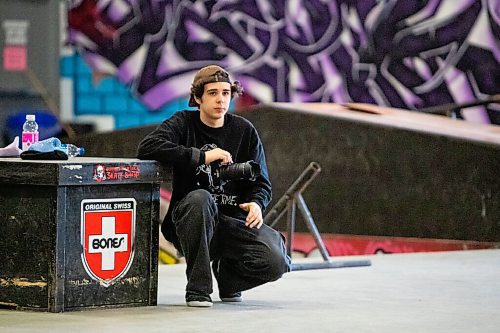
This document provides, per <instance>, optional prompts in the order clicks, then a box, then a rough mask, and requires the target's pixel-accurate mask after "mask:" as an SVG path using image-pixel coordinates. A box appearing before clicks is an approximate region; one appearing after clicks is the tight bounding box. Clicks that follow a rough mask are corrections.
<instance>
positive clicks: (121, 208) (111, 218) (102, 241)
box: [81, 198, 136, 287]
mask: <svg viewBox="0 0 500 333" xmlns="http://www.w3.org/2000/svg"><path fill="white" fill-rule="evenodd" d="M135 207H136V201H135V199H133V198H120V199H85V200H82V204H81V244H82V246H83V252H82V262H83V266H84V267H85V270H86V271H87V273H88V274H89V276H90V277H91V278H93V279H94V280H97V281H99V282H100V283H101V284H102V285H104V286H106V287H108V286H110V285H111V284H113V283H114V282H115V281H117V280H118V279H119V278H121V277H122V276H124V275H125V274H126V273H127V271H128V269H129V268H130V265H131V263H132V259H133V257H134V237H135V213H136V212H135V209H136V208H135Z"/></svg>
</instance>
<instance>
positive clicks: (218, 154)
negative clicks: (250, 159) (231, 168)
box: [205, 148, 233, 165]
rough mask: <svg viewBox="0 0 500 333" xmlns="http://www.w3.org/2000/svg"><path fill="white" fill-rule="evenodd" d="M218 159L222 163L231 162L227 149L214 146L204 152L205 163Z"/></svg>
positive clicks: (231, 158)
mask: <svg viewBox="0 0 500 333" xmlns="http://www.w3.org/2000/svg"><path fill="white" fill-rule="evenodd" d="M217 160H220V162H221V163H222V164H231V163H233V157H232V156H231V154H230V153H229V152H228V151H225V150H223V149H220V148H215V149H212V150H209V151H206V152H205V164H206V165H209V164H210V163H212V162H213V161H217Z"/></svg>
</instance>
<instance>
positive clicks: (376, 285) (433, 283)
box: [0, 250, 500, 333]
mask: <svg viewBox="0 0 500 333" xmlns="http://www.w3.org/2000/svg"><path fill="white" fill-rule="evenodd" d="M359 259H362V260H365V259H367V260H370V261H371V266H364V267H348V268H333V269H332V268H330V269H314V270H302V271H293V272H290V273H287V274H285V275H284V277H283V278H282V279H280V280H278V281H276V282H273V283H269V284H266V285H263V286H261V287H257V288H255V289H253V290H249V291H246V292H244V293H243V297H244V300H243V302H242V303H222V302H220V301H219V299H218V293H217V290H215V292H214V294H212V299H213V300H214V306H213V307H212V308H188V307H186V306H185V302H184V287H185V282H186V281H185V275H184V270H185V267H186V266H185V265H184V264H177V265H160V267H159V279H158V280H159V286H158V305H157V306H150V307H128V308H119V309H88V310H84V311H73V312H64V313H47V312H34V311H19V310H8V309H2V310H0V332H2V333H20V332H51V333H59V332H61V333H62V332H64V333H68V332H70V333H76V332H95V333H97V332H99V333H101V332H106V333H112V332H118V333H128V332H134V333H136V332H138V333H148V332H165V333H166V332H239V333H243V332H252V333H254V332H266V333H267V332H301V333H306V332H307V333H313V332H356V333H359V332H383V333H390V332H405V333H407V332H425V333H429V332H440V333H443V332H481V333H486V332H492V333H497V332H500V250H471V251H453V252H431V253H411V254H386V255H374V256H362V257H335V258H332V261H335V262H338V261H350V260H359ZM294 260H300V261H301V262H318V261H321V260H322V259H321V258H310V259H294ZM215 288H216V283H215Z"/></svg>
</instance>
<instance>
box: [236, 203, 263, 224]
mask: <svg viewBox="0 0 500 333" xmlns="http://www.w3.org/2000/svg"><path fill="white" fill-rule="evenodd" d="M240 208H241V209H243V210H244V211H245V212H248V215H247V218H246V221H245V225H246V226H247V227H249V228H257V229H260V227H261V226H262V223H263V222H264V220H263V219H262V210H261V209H260V206H259V205H258V204H256V203H255V202H247V203H242V204H240Z"/></svg>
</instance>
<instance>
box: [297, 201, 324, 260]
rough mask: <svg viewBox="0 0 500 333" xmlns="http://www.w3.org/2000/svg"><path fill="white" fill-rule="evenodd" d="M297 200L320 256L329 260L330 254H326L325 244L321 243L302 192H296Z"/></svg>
mask: <svg viewBox="0 0 500 333" xmlns="http://www.w3.org/2000/svg"><path fill="white" fill-rule="evenodd" d="M295 197H296V200H297V206H298V208H299V210H300V211H301V212H302V216H303V217H304V221H305V222H306V224H307V227H308V228H309V231H310V232H311V234H312V235H313V237H314V241H315V242H316V246H317V247H318V250H319V251H320V252H321V256H322V257H323V259H324V260H325V261H330V255H329V254H328V251H327V250H326V247H325V244H324V243H323V240H322V239H321V236H320V234H319V231H318V228H317V227H316V224H315V223H314V220H313V218H312V215H311V212H310V211H309V209H308V208H307V205H306V202H305V201H304V197H302V194H297V195H296V196H295Z"/></svg>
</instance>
